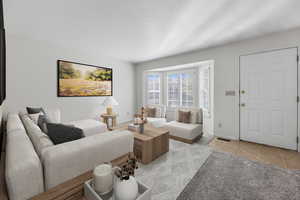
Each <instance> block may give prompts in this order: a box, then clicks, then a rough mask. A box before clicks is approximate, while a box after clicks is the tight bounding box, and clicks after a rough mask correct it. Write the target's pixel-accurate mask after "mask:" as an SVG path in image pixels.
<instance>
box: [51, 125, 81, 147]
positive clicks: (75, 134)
mask: <svg viewBox="0 0 300 200" xmlns="http://www.w3.org/2000/svg"><path fill="white" fill-rule="evenodd" d="M47 129H48V132H47V135H48V136H49V138H50V139H51V140H52V142H53V144H61V143H65V142H70V141H73V140H78V139H80V138H83V137H84V134H83V131H82V130H81V129H80V128H76V127H73V126H68V125H64V124H57V123H47Z"/></svg>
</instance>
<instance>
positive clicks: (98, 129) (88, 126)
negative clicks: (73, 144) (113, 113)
mask: <svg viewBox="0 0 300 200" xmlns="http://www.w3.org/2000/svg"><path fill="white" fill-rule="evenodd" d="M68 124H71V125H74V126H75V127H77V128H80V129H82V130H83V134H84V135H85V136H86V137H87V136H91V135H95V134H98V133H103V132H106V131H107V127H106V124H105V123H103V122H100V121H98V120H95V119H85V120H78V121H72V122H69V123H68Z"/></svg>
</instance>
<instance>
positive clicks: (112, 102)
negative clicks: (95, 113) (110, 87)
mask: <svg viewBox="0 0 300 200" xmlns="http://www.w3.org/2000/svg"><path fill="white" fill-rule="evenodd" d="M102 105H103V106H106V114H108V115H112V114H113V111H112V106H117V105H119V103H118V102H117V101H116V100H115V98H113V97H107V98H106V99H105V100H104V101H103V103H102Z"/></svg>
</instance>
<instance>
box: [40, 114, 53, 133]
mask: <svg viewBox="0 0 300 200" xmlns="http://www.w3.org/2000/svg"><path fill="white" fill-rule="evenodd" d="M48 123H52V121H51V120H50V119H49V117H48V116H47V115H46V114H43V115H42V114H40V116H39V118H38V122H37V125H38V126H39V127H40V129H41V130H42V131H43V132H44V133H47V132H48V129H47V124H48Z"/></svg>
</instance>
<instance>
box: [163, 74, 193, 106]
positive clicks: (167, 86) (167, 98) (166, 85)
mask: <svg viewBox="0 0 300 200" xmlns="http://www.w3.org/2000/svg"><path fill="white" fill-rule="evenodd" d="M183 73H187V74H191V75H192V85H193V87H192V95H193V105H191V106H189V107H196V106H197V100H198V99H197V80H196V70H195V69H187V70H176V71H168V72H166V73H165V76H164V79H165V87H164V88H165V91H164V94H165V100H166V102H165V104H166V105H167V107H169V108H178V107H187V106H182V79H180V100H179V104H180V105H178V106H169V97H168V91H169V85H168V76H169V75H170V74H183Z"/></svg>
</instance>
